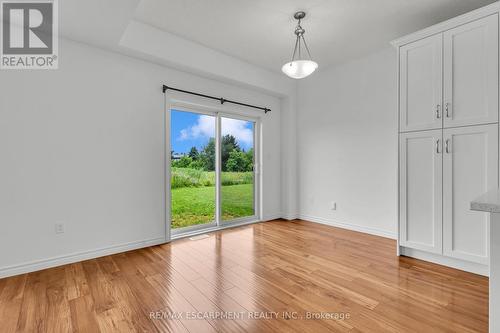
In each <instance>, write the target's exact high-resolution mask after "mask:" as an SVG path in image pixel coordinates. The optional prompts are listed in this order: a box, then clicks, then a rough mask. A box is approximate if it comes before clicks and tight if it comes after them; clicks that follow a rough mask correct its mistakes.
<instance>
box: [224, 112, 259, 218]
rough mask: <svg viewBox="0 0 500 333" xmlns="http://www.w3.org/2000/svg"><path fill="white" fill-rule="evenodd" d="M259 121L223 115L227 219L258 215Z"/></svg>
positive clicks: (225, 213)
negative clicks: (256, 162)
mask: <svg viewBox="0 0 500 333" xmlns="http://www.w3.org/2000/svg"><path fill="white" fill-rule="evenodd" d="M254 142H255V123H254V122H252V121H247V120H240V119H232V118H226V117H221V138H220V147H221V173H220V175H221V177H220V179H221V190H220V201H221V207H220V209H221V212H220V217H221V220H222V221H223V222H232V221H234V220H239V219H243V218H248V217H250V216H255V187H254V184H255V175H254V164H255V149H254V146H255V144H254Z"/></svg>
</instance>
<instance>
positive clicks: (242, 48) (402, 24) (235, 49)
mask: <svg viewBox="0 0 500 333" xmlns="http://www.w3.org/2000/svg"><path fill="white" fill-rule="evenodd" d="M492 2H494V0H301V1H299V0H142V1H141V2H140V4H139V6H138V7H137V9H136V12H135V19H136V20H139V21H141V22H143V23H146V24H150V25H153V26H155V27H157V28H160V29H162V30H165V31H167V32H170V33H173V34H176V35H178V36H180V37H183V38H186V39H188V40H191V41H194V42H198V43H200V44H203V45H205V46H208V47H210V48H213V49H216V50H218V51H221V52H223V53H226V54H228V55H232V56H235V57H237V58H240V59H243V60H245V61H247V62H249V63H252V64H255V65H258V66H261V67H264V68H267V69H270V70H272V71H279V70H280V68H281V65H282V64H283V63H285V62H287V61H289V58H290V57H291V53H292V46H293V43H294V35H293V30H294V28H295V21H294V20H293V18H292V15H293V13H294V12H295V11H297V10H305V11H306V12H307V17H306V19H305V20H303V24H302V26H303V27H304V28H305V29H306V35H305V36H306V41H307V43H308V45H309V48H310V50H311V53H312V56H313V58H314V59H315V60H316V61H317V62H318V63H319V64H320V68H321V67H322V68H324V67H326V66H329V65H333V64H339V63H342V62H345V61H346V60H348V59H353V58H357V57H360V56H362V55H364V54H367V53H370V52H373V51H375V50H378V49H380V48H382V47H384V46H388V43H389V41H391V40H392V39H395V38H397V37H400V36H401V35H405V34H407V33H411V32H413V31H415V30H418V29H421V28H424V27H427V26H429V25H432V24H435V23H438V22H440V21H443V20H446V19H448V18H452V17H454V16H457V15H459V14H462V13H465V12H468V11H470V10H473V9H476V8H479V7H482V6H484V5H487V4H489V3H492Z"/></svg>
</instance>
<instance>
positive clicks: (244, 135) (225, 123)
mask: <svg viewBox="0 0 500 333" xmlns="http://www.w3.org/2000/svg"><path fill="white" fill-rule="evenodd" d="M215 119H216V118H215V117H212V116H207V115H199V114H196V113H191V112H183V111H178V110H172V112H171V125H170V126H171V132H170V135H171V137H170V142H171V145H172V150H173V151H174V152H176V153H187V152H189V150H190V149H191V147H193V146H195V147H196V148H198V150H201V149H202V148H203V146H205V145H206V144H207V142H208V140H209V139H210V137H214V136H215ZM221 123H222V127H221V129H222V135H226V134H231V135H233V136H234V137H235V138H236V139H237V140H238V143H239V145H240V147H241V148H242V149H244V150H248V149H250V148H252V147H253V125H254V124H253V122H250V121H244V120H237V119H230V118H222V120H221Z"/></svg>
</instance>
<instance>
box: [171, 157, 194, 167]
mask: <svg viewBox="0 0 500 333" xmlns="http://www.w3.org/2000/svg"><path fill="white" fill-rule="evenodd" d="M192 162H193V159H192V158H191V157H189V156H182V157H181V158H180V159H179V160H175V161H173V162H172V166H173V167H176V168H188V167H189V165H190V164H191V163H192Z"/></svg>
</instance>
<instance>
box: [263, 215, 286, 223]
mask: <svg viewBox="0 0 500 333" xmlns="http://www.w3.org/2000/svg"><path fill="white" fill-rule="evenodd" d="M281 218H282V214H281V213H276V214H269V215H265V216H263V217H262V222H267V221H272V220H277V219H281Z"/></svg>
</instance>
